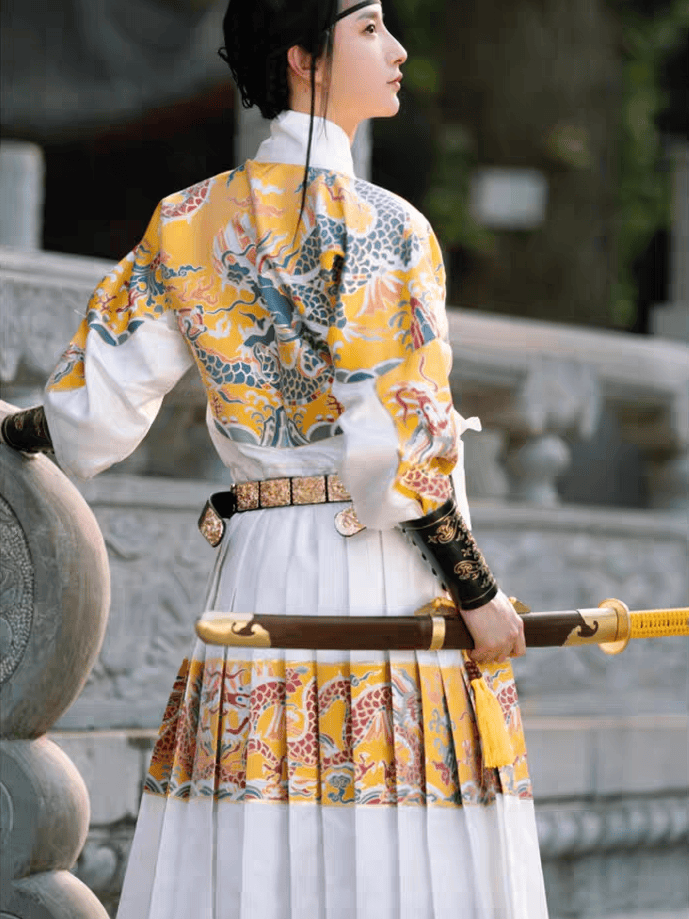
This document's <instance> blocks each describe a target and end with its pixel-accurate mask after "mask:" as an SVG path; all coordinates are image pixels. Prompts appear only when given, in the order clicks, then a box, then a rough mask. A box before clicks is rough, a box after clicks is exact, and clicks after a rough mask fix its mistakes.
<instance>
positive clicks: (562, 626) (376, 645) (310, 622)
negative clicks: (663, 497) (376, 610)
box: [196, 597, 689, 654]
mask: <svg viewBox="0 0 689 919" xmlns="http://www.w3.org/2000/svg"><path fill="white" fill-rule="evenodd" d="M510 600H511V601H512V604H513V606H514V608H515V610H516V611H517V612H518V613H519V614H520V615H521V616H522V619H523V622H524V635H525V638H526V644H527V646H528V647H532V648H544V647H570V646H573V645H590V644H597V645H599V646H600V647H601V649H602V650H603V651H604V652H605V653H606V654H619V653H620V652H621V651H624V649H625V648H626V647H627V645H628V643H629V640H630V639H632V638H657V637H661V636H680V635H689V607H683V608H679V609H645V610H634V611H630V610H629V608H628V607H627V606H626V604H625V603H623V602H622V601H621V600H615V599H608V600H603V602H602V603H601V604H600V606H598V607H596V608H593V609H573V610H556V611H550V612H538V613H534V612H531V611H530V610H529V608H528V607H527V606H524V604H523V603H520V602H519V600H517V599H516V598H515V597H510ZM196 634H197V635H198V637H199V638H200V639H201V640H202V641H204V642H206V643H207V644H211V645H226V646H230V647H250V648H285V649H290V648H309V649H312V650H315V651H440V650H441V649H445V650H457V649H461V648H466V649H468V648H473V647H474V641H473V639H472V637H471V635H470V633H469V630H468V629H467V627H466V625H465V624H464V620H463V619H462V618H461V616H460V615H459V613H458V611H457V608H456V607H455V606H454V604H453V603H452V601H451V600H449V599H446V598H444V597H439V598H436V599H435V600H432V601H431V602H430V603H427V604H425V605H424V606H422V607H421V608H420V609H418V610H416V613H415V614H414V615H413V616H291V615H285V616H274V615H263V614H255V613H222V612H218V611H209V612H207V613H206V614H205V615H204V618H203V619H198V620H197V621H196Z"/></svg>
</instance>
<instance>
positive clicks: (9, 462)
mask: <svg viewBox="0 0 689 919" xmlns="http://www.w3.org/2000/svg"><path fill="white" fill-rule="evenodd" d="M0 407H1V408H9V406H7V405H6V404H5V403H0ZM0 543H1V544H2V557H1V560H0V810H1V813H2V821H1V827H2V856H1V858H2V867H1V870H0V874H1V875H2V885H1V887H0V891H1V892H0V914H1V915H2V916H7V917H10V916H11V917H13V919H105V917H106V916H107V913H106V912H105V909H104V908H103V906H102V905H101V904H100V903H99V901H98V900H97V899H96V897H95V896H94V894H93V893H92V892H91V891H90V890H89V888H88V887H86V886H85V885H84V884H83V883H82V882H81V881H80V880H78V879H77V878H76V877H75V876H74V875H73V874H71V873H70V869H71V868H73V866H74V864H75V863H76V861H77V857H78V856H79V853H80V852H81V849H82V847H83V845H84V841H85V839H86V835H87V832H88V829H89V797H88V792H87V789H86V785H85V784H84V781H83V779H82V778H81V776H80V775H79V773H78V771H77V769H76V768H75V766H74V764H73V763H72V761H71V760H70V759H69V758H68V757H67V755H66V754H65V753H64V751H63V750H62V749H61V748H60V747H59V746H58V745H57V744H56V743H55V742H54V741H53V740H51V739H48V737H47V736H46V731H48V730H50V728H51V727H52V726H53V724H54V723H55V722H56V721H57V720H58V719H59V718H60V717H61V716H62V715H63V714H64V712H65V711H66V710H67V709H68V708H69V707H70V705H71V704H72V702H73V701H74V700H75V699H76V697H77V696H78V695H79V692H80V691H81V689H82V688H83V686H84V683H85V682H86V680H87V678H88V675H89V673H90V670H91V667H92V666H93V663H94V660H95V658H96V655H97V654H98V651H99V649H100V646H101V643H102V641H103V637H104V634H105V625H106V621H107V615H108V607H109V602H110V585H109V576H108V561H107V554H106V550H105V544H104V542H103V538H102V536H101V533H100V530H99V529H98V525H97V524H96V521H95V519H94V517H93V514H92V513H91V512H90V510H89V509H88V507H87V505H86V503H85V502H84V500H83V498H82V497H81V496H80V495H79V493H78V492H77V490H76V489H75V488H74V486H73V485H72V484H71V483H70V482H69V480H68V479H67V478H66V476H64V475H63V474H62V473H61V472H60V471H59V470H58V469H57V467H56V466H55V465H54V464H53V463H51V462H50V460H48V459H47V458H45V457H33V458H29V457H24V456H21V455H19V454H17V453H15V452H14V451H12V450H10V449H9V448H8V447H4V446H0Z"/></svg>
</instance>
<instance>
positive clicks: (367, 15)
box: [356, 6, 385, 22]
mask: <svg viewBox="0 0 689 919" xmlns="http://www.w3.org/2000/svg"><path fill="white" fill-rule="evenodd" d="M379 14H380V18H381V19H385V13H384V12H383V9H382V7H380V6H377V7H376V9H375V10H369V11H368V13H362V14H361V16H357V17H356V18H357V22H358V21H359V20H361V19H377V18H378V15H379Z"/></svg>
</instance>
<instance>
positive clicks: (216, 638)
mask: <svg viewBox="0 0 689 919" xmlns="http://www.w3.org/2000/svg"><path fill="white" fill-rule="evenodd" d="M253 618H254V617H253V614H252V613H244V614H243V613H236V614H235V615H234V616H223V617H221V618H218V619H197V621H196V634H197V635H198V636H199V638H200V639H201V640H202V641H205V642H206V644H208V645H228V646H230V647H242V646H244V647H246V646H248V647H251V648H270V635H269V634H268V632H267V631H266V629H264V628H263V626H262V625H259V624H258V623H257V622H254V621H253Z"/></svg>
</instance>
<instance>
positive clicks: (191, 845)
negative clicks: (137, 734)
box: [117, 504, 547, 919]
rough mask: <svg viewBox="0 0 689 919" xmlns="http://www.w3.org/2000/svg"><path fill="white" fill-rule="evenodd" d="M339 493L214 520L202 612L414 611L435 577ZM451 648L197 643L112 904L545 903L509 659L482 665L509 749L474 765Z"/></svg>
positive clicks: (393, 912)
mask: <svg viewBox="0 0 689 919" xmlns="http://www.w3.org/2000/svg"><path fill="white" fill-rule="evenodd" d="M342 506H343V505H333V504H330V505H316V506H305V507H291V508H278V509H271V510H263V511H254V512H251V513H245V514H238V515H236V516H235V517H234V518H232V520H231V521H230V524H229V526H228V530H227V532H226V534H225V537H224V539H223V542H222V543H221V545H220V547H219V549H218V558H217V562H216V565H215V568H214V572H213V575H212V578H211V583H210V587H209V591H208V595H207V599H206V610H207V612H206V613H205V614H204V615H205V616H206V617H213V616H214V615H216V614H217V613H227V612H229V611H236V612H256V613H272V614H286V615H289V614H308V615H322V616H329V615H358V616H363V615H389V616H399V615H410V614H412V613H413V612H414V610H415V609H417V608H418V607H419V606H421V605H423V604H424V603H427V602H428V601H429V600H431V599H432V598H433V597H435V596H438V595H439V593H440V591H439V589H438V585H437V582H436V580H435V578H434V577H433V575H432V574H431V572H430V571H429V570H428V569H427V568H426V566H425V564H424V563H423V561H422V560H421V559H420V557H419V556H418V554H417V553H416V552H415V550H413V549H412V548H411V547H410V546H409V545H408V544H407V543H406V541H405V540H404V538H403V537H402V536H401V534H400V533H398V532H397V531H396V530H393V531H389V532H388V531H386V532H380V531H373V530H365V531H363V532H361V533H359V534H357V535H356V536H353V537H350V538H343V537H341V536H340V535H339V534H338V533H337V532H336V530H335V528H334V525H333V518H334V515H335V513H336V512H337V510H339V509H340V508H341V507H342ZM464 663H465V659H464V656H463V654H462V652H459V651H441V652H416V653H414V652H390V653H387V652H347V653H344V652H318V653H316V652H313V651H308V650H304V651H280V650H277V649H272V648H271V649H265V650H254V649H238V648H221V647H215V646H210V645H208V646H207V645H204V644H203V643H202V642H200V641H199V640H196V641H195V642H194V643H193V646H192V649H191V652H190V655H189V657H188V658H187V659H185V661H184V662H183V664H182V666H181V668H180V671H179V674H178V677H177V679H176V681H175V684H174V686H173V688H172V692H171V696H170V701H169V703H168V706H167V709H166V712H165V714H164V717H163V721H162V724H161V728H160V734H159V739H158V742H157V744H156V748H155V750H154V753H153V756H152V760H151V765H150V768H149V773H148V777H147V781H146V786H145V791H144V794H143V798H142V802H141V808H140V812H139V818H138V822H137V826H136V832H135V836H134V841H133V845H132V849H131V853H130V857H129V862H128V866H127V872H126V876H125V881H124V887H123V891H122V897H121V901H120V908H119V912H118V914H117V915H118V919H190V917H193V919H460V917H461V919H547V908H546V902H545V895H544V889H543V877H542V871H541V863H540V858H539V851H538V840H537V835H536V824H535V819H534V810H533V799H532V794H531V785H530V781H529V775H528V767H527V762H526V751H525V749H524V739H523V732H522V725H521V718H520V713H519V706H518V701H517V696H516V690H515V688H514V681H513V677H512V671H511V667H510V666H509V665H508V664H502V665H495V666H492V667H489V668H487V669H486V670H485V671H484V676H485V678H486V681H487V683H488V684H489V686H490V687H491V689H492V691H493V692H494V693H495V694H496V696H497V698H498V700H499V701H500V703H501V705H502V708H503V712H504V714H505V717H506V723H507V725H508V730H509V732H510V736H511V740H512V746H513V749H514V752H515V759H514V763H513V764H512V765H511V766H508V767H506V768H501V769H487V768H485V767H484V766H483V763H482V759H481V749H480V740H479V736H478V732H477V729H476V720H475V715H474V701H473V697H472V690H471V687H470V682H469V677H468V675H467V673H466V670H465V667H464Z"/></svg>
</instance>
